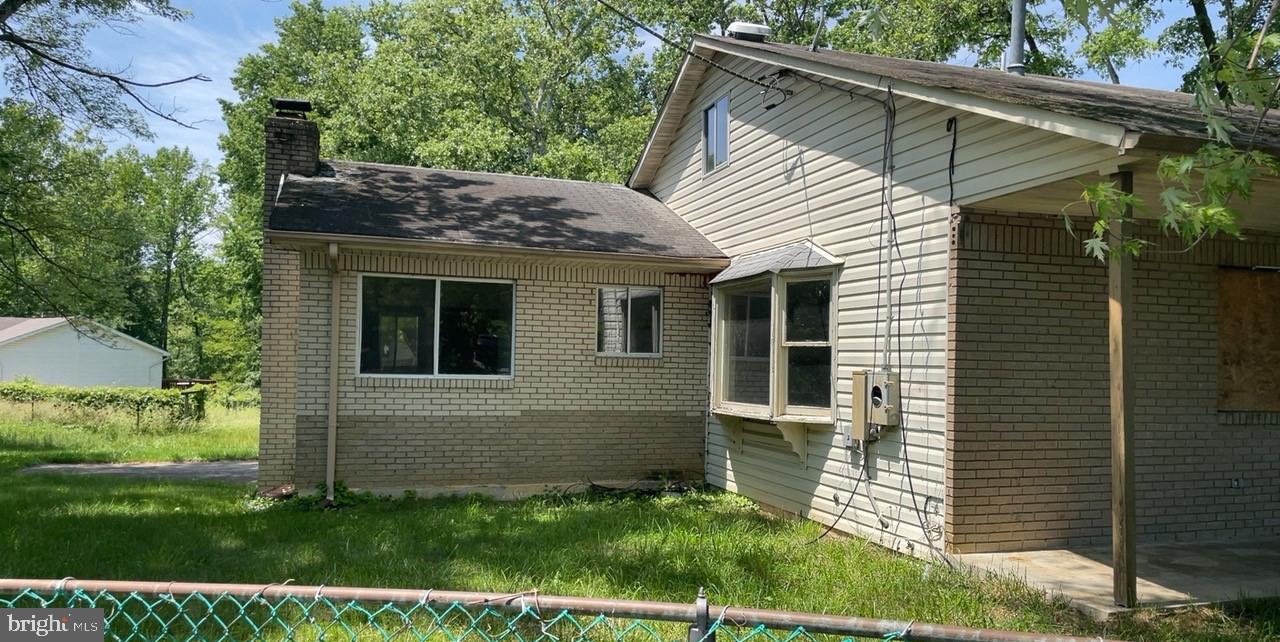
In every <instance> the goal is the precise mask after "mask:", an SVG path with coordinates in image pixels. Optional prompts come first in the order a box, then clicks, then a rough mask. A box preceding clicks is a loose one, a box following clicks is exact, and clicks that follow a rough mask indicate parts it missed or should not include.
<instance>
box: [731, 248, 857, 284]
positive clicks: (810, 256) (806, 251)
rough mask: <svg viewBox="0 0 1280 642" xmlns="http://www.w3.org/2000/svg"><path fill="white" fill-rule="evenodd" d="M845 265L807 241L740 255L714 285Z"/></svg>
mask: <svg viewBox="0 0 1280 642" xmlns="http://www.w3.org/2000/svg"><path fill="white" fill-rule="evenodd" d="M843 263H844V261H842V260H840V259H839V258H838V257H836V256H835V255H833V254H831V253H830V252H828V251H826V250H824V249H822V246H820V245H818V244H816V243H814V242H813V241H810V240H808V239H804V240H801V241H796V242H794V243H788V244H786V245H782V246H779V247H775V248H771V249H768V250H762V251H759V252H751V253H749V254H741V255H739V256H736V257H734V259H733V261H732V262H731V263H730V264H729V267H727V268H725V269H724V270H723V271H722V272H720V274H717V275H716V277H715V278H714V279H711V283H712V284H713V285H715V284H720V283H728V282H729V281H738V280H741V279H749V278H751V277H754V276H760V275H761V274H770V273H781V272H786V271H789V270H808V269H813V268H822V267H833V266H837V265H842V264H843Z"/></svg>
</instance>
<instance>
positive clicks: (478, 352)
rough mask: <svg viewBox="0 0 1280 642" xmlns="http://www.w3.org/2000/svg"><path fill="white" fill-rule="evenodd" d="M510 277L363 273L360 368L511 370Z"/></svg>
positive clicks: (467, 373)
mask: <svg viewBox="0 0 1280 642" xmlns="http://www.w3.org/2000/svg"><path fill="white" fill-rule="evenodd" d="M514 313H515V284H514V283H511V282H509V281H480V280H461V279H435V278H419V277H391V276H376V275H361V276H360V374H362V375H402V376H450V377H476V376H480V377H484V376H490V377H508V376H511V372H512V367H513V349H512V347H513V345H514V343H515V341H514V338H515V334H514V333H515V315H514Z"/></svg>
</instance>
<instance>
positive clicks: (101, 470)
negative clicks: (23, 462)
mask: <svg viewBox="0 0 1280 642" xmlns="http://www.w3.org/2000/svg"><path fill="white" fill-rule="evenodd" d="M22 472H24V473H48V474H60V475H107V476H112V477H139V478H151V479H173V480H179V481H218V482H225V483H228V484H251V483H253V482H254V481H257V479H258V462H257V461H256V460H251V459H242V460H230V461H189V462H170V463H165V462H156V463H123V464H41V465H38V466H29V467H27V468H24V469H23V471H22Z"/></svg>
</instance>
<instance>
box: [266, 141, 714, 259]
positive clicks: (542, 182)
mask: <svg viewBox="0 0 1280 642" xmlns="http://www.w3.org/2000/svg"><path fill="white" fill-rule="evenodd" d="M268 227H269V229H271V230H275V231H286V232H311V233H322V234H342V235H357V236H370V237H382V238H395V239H411V240H422V241H439V242H448V243H459V244H467V245H483V246H493V247H507V248H516V249H522V248H531V249H544V250H568V251H579V252H606V253H615V254H627V255H642V256H651V257H669V258H690V259H693V258H723V257H724V254H723V253H722V252H720V250H719V249H718V248H716V246H715V245H713V244H712V243H711V242H710V241H708V240H707V239H706V238H705V237H703V236H702V235H701V234H699V233H698V232H697V231H696V230H694V229H693V227H692V226H690V225H689V224H688V223H686V222H685V221H684V220H683V219H681V218H680V217H679V216H678V215H677V214H676V213H675V212H672V211H671V209H670V208H668V207H667V206H666V205H664V204H663V203H662V202H661V201H659V200H658V199H656V198H654V197H653V196H652V195H649V194H648V193H645V192H640V191H637V190H633V189H630V188H627V187H624V186H622V185H615V184H607V183H589V182H584V181H571V180H562V179H552V178H536V177H531V176H512V175H507V174H488V173H482V172H466V171H457V170H439V169H430V168H424V167H406V166H399V165H382V164H377V163H361V162H353V161H322V162H321V167H320V171H319V172H318V174H317V175H316V176H299V175H296V174H290V175H289V176H287V177H286V179H285V182H284V185H283V186H282V188H281V191H280V193H279V195H278V197H277V198H276V201H275V204H274V206H273V208H272V211H271V215H270V218H269V220H268Z"/></svg>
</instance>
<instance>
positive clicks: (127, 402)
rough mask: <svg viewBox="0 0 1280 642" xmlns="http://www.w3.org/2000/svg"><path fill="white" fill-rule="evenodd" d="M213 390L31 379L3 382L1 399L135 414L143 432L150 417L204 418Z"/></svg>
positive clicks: (137, 426)
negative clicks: (76, 384)
mask: <svg viewBox="0 0 1280 642" xmlns="http://www.w3.org/2000/svg"><path fill="white" fill-rule="evenodd" d="M208 395H209V387H208V386H202V385H196V386H192V387H190V388H186V389H183V390H178V389H176V388H133V387H123V386H122V387H112V386H90V387H84V388H77V387H72V386H51V385H45V384H41V383H36V382H34V381H31V380H29V379H25V380H21V379H20V380H18V381H8V382H3V383H0V400H4V401H11V402H15V403H26V404H31V406H32V410H33V413H34V407H35V404H37V403H50V404H54V405H56V406H59V407H62V408H66V409H69V410H73V411H80V412H97V411H118V412H127V413H130V414H132V415H133V419H134V428H135V429H141V427H142V420H143V418H144V417H145V416H148V415H159V416H162V417H164V418H165V419H167V420H169V422H172V423H191V422H197V421H200V420H202V419H204V413H205V400H206V398H207V397H208Z"/></svg>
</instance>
